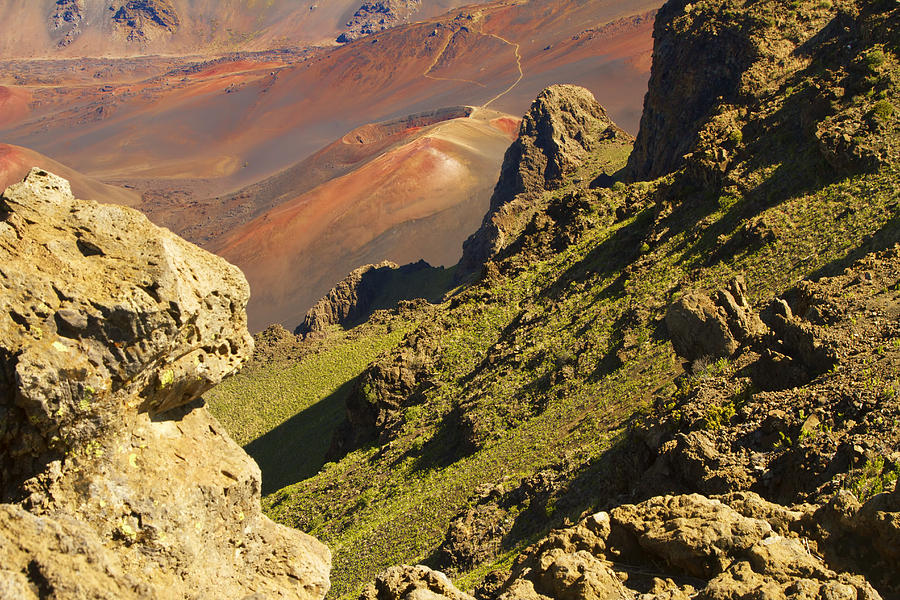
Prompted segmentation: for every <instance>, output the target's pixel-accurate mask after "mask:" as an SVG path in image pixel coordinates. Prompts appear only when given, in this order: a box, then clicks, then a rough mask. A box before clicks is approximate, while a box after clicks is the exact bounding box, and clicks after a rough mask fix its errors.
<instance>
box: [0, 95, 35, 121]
mask: <svg viewBox="0 0 900 600" xmlns="http://www.w3.org/2000/svg"><path fill="white" fill-rule="evenodd" d="M29 102H31V92H30V91H29V90H27V89H22V88H15V87H6V86H2V85H0V127H3V126H4V125H6V124H8V123H14V122H16V121H19V120H21V119H22V118H24V117H26V116H28V103H29Z"/></svg>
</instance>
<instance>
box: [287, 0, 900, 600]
mask: <svg viewBox="0 0 900 600" xmlns="http://www.w3.org/2000/svg"><path fill="white" fill-rule="evenodd" d="M795 4H796V6H794V8H793V9H792V12H790V13H789V14H788V13H784V12H782V11H781V8H782V7H781V5H779V4H777V3H774V2H763V3H755V4H752V5H745V4H742V3H739V2H732V1H730V0H721V1H720V2H714V3H698V4H694V3H691V4H688V3H684V2H678V1H673V2H669V3H668V4H667V5H666V7H664V9H663V10H661V11H660V13H659V17H658V21H657V27H656V29H657V32H658V35H657V47H656V50H655V53H656V57H657V58H658V60H657V64H659V65H662V67H667V68H662V67H661V68H659V69H656V70H655V71H654V77H653V79H652V81H651V87H650V91H649V94H648V100H647V103H648V106H647V110H646V111H645V113H644V117H645V119H644V121H645V122H644V123H643V124H642V129H641V134H640V135H639V137H638V142H637V143H636V149H635V151H634V153H633V154H632V158H631V159H630V162H629V167H628V169H627V170H626V171H625V172H623V173H621V174H620V177H622V178H625V179H636V180H637V181H633V182H632V183H630V184H624V183H623V182H622V181H619V182H616V178H615V177H610V173H608V172H602V170H601V169H598V168H593V172H592V173H591V175H592V176H593V177H594V178H593V179H582V178H581V177H582V176H581V174H579V176H578V177H579V179H580V181H575V180H574V178H573V177H572V176H571V174H570V175H569V176H568V177H564V178H562V179H561V180H559V181H558V182H548V181H546V180H544V181H543V182H541V181H540V180H538V181H537V183H536V184H535V188H534V189H535V190H536V192H537V193H539V194H540V196H541V202H542V204H541V205H540V206H539V207H538V208H536V209H535V210H534V211H533V212H531V213H529V214H528V216H527V217H526V218H524V219H523V222H522V223H520V224H519V226H518V228H517V230H516V233H515V234H514V235H513V236H512V239H510V240H508V242H507V243H506V245H505V247H504V248H503V249H501V250H500V251H499V252H497V253H496V254H494V255H493V257H492V259H491V261H490V262H488V263H483V264H486V266H487V268H483V269H482V279H481V281H479V282H476V284H475V285H473V286H471V287H469V288H467V289H465V290H463V291H461V292H460V293H459V294H457V295H456V296H454V297H453V299H452V300H451V301H449V302H448V303H447V304H446V305H445V306H442V307H440V308H439V309H438V310H436V311H433V312H431V313H429V314H428V316H427V317H423V318H422V320H421V321H420V322H419V324H418V327H417V329H416V330H414V331H413V332H412V333H411V334H409V335H408V336H407V338H406V339H405V340H404V342H403V343H402V344H401V345H400V346H399V347H398V348H396V349H394V350H393V351H391V352H390V353H389V354H388V355H387V356H385V357H383V358H382V359H380V360H379V361H377V362H376V363H375V364H374V365H372V366H371V367H370V368H369V369H367V371H366V372H364V373H363V375H362V376H361V378H360V379H359V382H365V385H364V386H359V387H358V388H357V391H358V392H360V393H358V394H355V395H354V396H353V397H351V399H350V401H348V409H351V410H352V407H363V408H365V409H366V410H368V412H365V411H363V410H360V411H357V412H356V414H357V415H363V414H364V413H365V415H366V418H365V419H360V420H359V421H358V422H357V423H356V425H357V427H358V429H357V431H368V432H372V431H373V430H374V432H375V434H377V435H374V436H373V435H371V433H370V434H369V437H368V438H367V439H369V440H372V439H375V440H377V442H378V445H377V446H376V447H375V448H374V449H372V451H371V452H369V453H368V454H366V453H361V454H362V456H363V458H362V459H361V460H359V459H357V458H356V457H351V458H349V459H347V460H345V462H344V463H341V464H340V465H339V467H338V468H336V469H335V470H334V471H335V472H336V473H340V474H341V477H346V476H347V475H348V473H349V472H350V471H351V470H352V468H353V467H354V466H355V465H357V464H359V463H360V462H363V463H364V464H365V465H366V467H365V468H366V470H367V473H370V472H376V473H377V472H378V466H379V465H380V464H387V465H389V467H388V468H389V469H391V470H393V469H403V468H408V469H409V471H408V474H407V479H405V480H402V482H403V484H404V485H409V486H415V485H416V482H417V481H419V479H417V478H419V477H421V479H422V480H427V481H428V484H427V485H426V484H423V485H421V486H419V487H417V488H415V489H417V490H418V492H419V493H420V494H422V495H423V496H425V497H426V498H428V499H429V500H431V501H435V498H434V497H433V496H428V494H429V493H431V490H433V489H434V488H435V487H437V488H439V489H440V490H441V491H440V493H441V494H442V495H441V496H440V500H439V502H445V501H446V506H449V505H450V504H451V502H455V515H454V516H453V517H451V518H450V519H449V520H448V521H449V523H448V527H447V528H446V533H445V536H444V538H443V542H441V541H440V540H438V541H429V542H428V546H427V547H425V544H421V545H419V546H414V548H415V550H414V551H411V552H409V555H410V556H421V555H424V556H426V557H427V558H426V561H425V562H426V564H427V565H428V567H421V566H419V567H397V568H393V569H391V570H389V571H387V572H385V573H384V574H383V575H381V576H378V577H377V578H376V579H375V582H374V583H373V584H372V585H371V586H369V587H368V588H367V589H366V591H365V592H364V595H363V597H366V598H391V597H420V596H424V597H434V596H435V595H437V596H438V597H441V596H444V597H454V598H456V597H459V595H460V594H463V596H465V595H467V594H472V593H474V595H475V596H476V597H478V598H485V599H487V598H499V597H505V598H513V597H515V598H521V597H532V598H542V597H554V598H560V597H562V598H593V597H645V598H680V597H708V598H751V597H771V598H782V597H784V598H788V597H810V598H812V597H847V598H877V597H880V596H883V597H893V596H894V595H896V594H897V593H898V592H900V588H898V582H897V580H896V576H895V573H897V572H898V568H897V565H898V563H897V556H896V552H895V551H894V550H893V549H892V546H891V541H890V540H896V539H897V537H896V536H897V531H898V530H897V523H898V517H897V515H898V514H900V511H898V509H900V506H898V504H897V497H898V496H897V494H898V492H897V491H896V482H897V479H898V477H900V453H898V450H897V449H898V448H900V439H898V437H897V435H898V433H897V430H896V423H897V422H898V415H900V413H898V406H900V405H898V402H897V396H896V393H895V390H896V389H897V388H898V381H900V379H898V377H900V369H898V367H897V360H898V357H900V354H898V347H900V342H898V337H900V331H898V330H897V327H896V323H897V315H898V310H900V308H898V307H900V297H898V295H897V282H898V277H900V274H898V271H897V268H898V264H900V254H898V252H900V248H898V246H897V242H898V240H900V228H898V225H897V210H898V208H897V207H898V202H897V197H896V192H895V189H896V173H897V162H898V154H897V152H896V147H895V141H896V139H897V136H896V131H897V127H898V122H897V118H896V112H895V109H894V108H893V107H894V106H895V105H896V103H897V90H898V79H897V71H896V65H897V45H896V42H895V39H896V32H897V31H898V26H900V10H898V9H897V8H896V7H895V6H893V5H891V4H889V3H884V2H879V1H875V2H869V1H859V2H851V1H847V2H840V3H836V4H828V3H815V2H799V3H795ZM718 36H722V38H723V41H722V48H719V47H716V43H717V39H718ZM719 53H723V54H719ZM710 56H712V57H718V58H719V59H720V60H718V61H713V62H714V63H715V64H712V65H707V64H706V61H707V60H708V59H709V57H710ZM682 75H683V76H682ZM835 126H838V127H839V130H840V131H843V132H844V133H841V134H840V135H832V133H833V132H834V131H835V129H834V127H835ZM840 128H843V129H840ZM588 167H589V168H588V169H584V172H588V171H591V167H593V165H588ZM588 181H590V182H591V183H590V184H589V183H588ZM498 187H499V186H498ZM495 196H496V194H495ZM525 210H526V211H527V210H528V208H526V209H525ZM490 217H491V215H489V217H488V218H486V221H485V222H486V223H487V222H488V219H489V218H490ZM483 230H484V228H483V229H482V231H483ZM831 232H839V234H832V233H831ZM475 264H478V263H477V261H476V263H475ZM542 269H543V270H542ZM725 282H728V283H727V285H723V284H725ZM460 340H462V342H460ZM463 345H464V349H462V350H461V349H460V347H461V346H463ZM466 352H468V353H469V354H468V355H466V354H465V353H466ZM632 386H633V387H632ZM363 401H364V402H363ZM616 419H620V421H619V424H620V426H621V429H616V425H615V424H614V423H615V421H616ZM612 432H617V433H612ZM598 435H599V436H603V435H621V438H618V439H617V440H616V441H615V442H608V444H609V445H608V446H604V447H603V448H602V449H601V450H596V448H597V446H598V445H600V446H602V445H603V443H604V442H600V443H599V444H598V442H597V436H598ZM554 436H560V437H561V438H562V439H564V440H565V441H564V442H561V443H560V444H559V445H558V446H555V445H554ZM551 448H556V450H555V452H556V454H552V455H553V457H554V458H555V459H556V461H557V462H550V460H549V459H545V453H546V454H551V453H552V452H554V450H551ZM528 452H532V453H535V454H536V455H540V459H534V460H531V461H529V460H528V458H529V457H525V456H523V455H524V454H526V453H528ZM593 452H596V455H594V458H590V459H584V458H582V457H580V456H579V453H584V454H591V453H593ZM498 456H499V457H502V458H501V459H500V460H503V459H505V460H508V461H509V463H507V464H514V465H515V467H511V468H510V471H513V472H514V473H515V474H513V475H504V474H502V473H498V471H497V470H493V469H491V468H489V467H487V468H485V467H484V466H483V465H484V464H485V463H488V462H490V461H493V460H497V457H498ZM354 460H356V462H354ZM548 463H549V464H548ZM407 464H408V465H410V466H409V467H404V465H407ZM523 465H527V466H523ZM466 468H469V469H479V468H481V469H483V470H482V471H481V473H483V474H484V479H482V480H480V481H478V480H476V481H475V483H474V484H472V485H471V486H470V487H469V488H468V489H467V490H466V491H465V492H459V490H458V489H456V488H454V487H453V486H451V485H448V486H445V487H440V486H441V484H440V483H434V482H433V479H429V478H430V476H431V475H432V474H433V473H440V474H441V475H442V476H444V477H448V478H452V477H454V476H458V472H459V471H458V470H461V469H466ZM529 469H533V470H529ZM538 469H543V470H538ZM422 473H425V474H426V475H421V474H422ZM379 475H380V476H381V477H382V483H381V485H382V486H384V487H388V486H392V487H389V488H388V489H390V495H388V494H385V495H384V497H380V496H379V495H378V492H377V491H374V488H370V487H369V485H370V484H369V481H370V480H369V479H367V480H366V481H365V482H363V483H362V484H360V482H354V484H355V485H359V489H364V490H366V491H367V495H368V498H367V503H368V504H367V505H366V506H364V507H363V509H365V510H372V509H371V508H368V507H370V506H371V505H373V504H374V505H377V503H378V502H381V507H379V508H380V509H381V510H386V509H385V508H382V507H391V506H392V504H391V502H392V498H391V496H393V495H395V494H396V495H400V496H401V497H402V492H398V490H397V488H398V486H397V483H396V479H399V478H394V477H392V475H391V474H384V473H379ZM341 481H342V480H341V479H338V476H336V475H333V474H332V473H327V474H323V475H322V476H321V478H320V481H316V482H313V483H311V484H306V483H305V484H304V487H305V488H306V489H308V490H313V491H319V492H322V493H328V491H329V489H330V488H329V486H331V487H339V486H341V485H343V484H342V483H341ZM457 481H458V480H457ZM463 481H465V482H471V479H464V480H463ZM383 482H387V483H386V484H385V483H383ZM352 485H353V484H351V486H352ZM457 485H464V484H457ZM317 486H318V487H317ZM351 486H347V487H345V488H339V489H340V493H344V494H346V493H347V488H350V487H351ZM457 492H459V493H458V494H457V495H456V496H454V494H456V493H457ZM404 499H407V498H406V497H404ZM454 499H455V500H454ZM291 500H292V498H291V493H290V492H285V491H282V492H280V493H278V494H277V495H275V498H274V499H273V501H272V503H273V505H281V504H282V503H287V502H290V501H291ZM304 501H305V502H307V503H308V504H307V506H309V505H313V506H314V503H313V502H312V501H310V500H309V499H308V498H306V499H304ZM423 504H424V502H423ZM403 506H404V508H406V507H408V504H407V505H403ZM278 510H279V511H280V512H281V514H282V515H286V514H287V515H290V516H289V517H288V519H289V520H290V519H291V518H296V517H294V515H291V514H290V512H289V510H297V511H298V512H301V518H300V519H298V520H299V521H300V522H303V521H302V519H303V518H308V516H307V514H302V511H304V510H305V511H307V513H308V511H309V509H308V508H307V507H306V506H303V505H302V504H301V503H300V502H295V503H294V504H293V506H292V507H291V508H290V509H288V510H284V509H283V508H279V509H278ZM373 512H375V513H376V514H383V513H379V512H378V509H376V510H375V511H373ZM421 514H428V515H431V516H432V517H435V516H436V518H437V519H443V518H444V513H441V512H440V511H437V510H431V511H429V510H428V509H425V510H422V511H421ZM595 515H596V516H597V517H596V519H595ZM603 515H606V516H603ZM397 518H403V519H407V520H406V521H405V522H407V523H408V522H413V523H415V521H414V519H411V518H407V517H406V516H405V515H404V516H403V517H399V516H398V517H397ZM340 519H341V517H340V516H338V517H337V518H335V521H336V522H339V523H340V524H341V525H342V526H346V522H347V521H346V520H344V521H341V520H340ZM570 519H571V520H570ZM591 519H595V521H591ZM607 520H608V521H609V522H610V523H612V522H614V523H615V526H612V525H610V529H609V532H608V533H607V531H606V530H605V528H601V527H600V525H599V524H598V523H599V522H601V521H607ZM445 522H447V521H441V523H445ZM573 523H575V525H574V526H573ZM723 524H727V527H724V526H723ZM428 525H429V526H430V527H432V529H434V527H433V522H432V521H429V522H428ZM549 526H554V527H557V528H558V530H557V531H556V532H554V533H551V534H550V535H548V536H547V537H545V538H544V540H543V541H541V542H538V543H537V544H535V545H533V546H531V547H530V548H529V549H528V550H526V551H525V552H524V553H523V554H522V555H521V556H520V557H519V558H517V559H514V560H513V559H512V557H513V556H514V555H515V554H517V553H518V552H519V550H520V548H519V547H518V546H517V544H520V543H521V542H522V541H523V540H530V539H534V538H533V537H532V536H536V534H537V533H538V532H540V531H541V528H542V527H549ZM591 527H596V528H598V531H600V534H599V535H598V533H596V532H593V531H590V528H591ZM729 528H730V529H729ZM323 529H326V530H327V525H326V526H325V527H323ZM373 529H375V528H373ZM585 530H588V531H585ZM357 531H358V530H354V534H356V532H357ZM543 531H546V529H544V530H543ZM560 531H561V532H563V533H560ZM380 533H382V534H385V533H386V532H384V531H383V530H380ZM332 535H334V534H333V533H332ZM423 535H424V534H423ZM335 537H336V538H338V539H340V538H339V536H337V535H336V536H335ZM397 538H398V539H404V538H402V537H401V536H397ZM595 538H598V539H595ZM391 539H394V538H391ZM581 540H589V541H585V542H584V543H583V544H582V545H579V544H580V543H581ZM416 553H418V554H416ZM510 560H513V562H512V567H511V568H510V567H509V566H508V565H509V561H510ZM491 564H497V565H498V566H499V567H500V569H499V570H498V571H495V572H492V573H489V574H487V575H484V573H485V572H486V570H485V569H486V566H487V565H491ZM433 568H438V569H443V570H446V572H447V573H448V574H449V575H451V576H453V577H457V576H460V577H461V579H462V581H463V582H464V583H465V584H466V586H468V587H466V590H467V592H466V593H464V592H460V591H459V590H458V589H451V588H447V587H446V585H445V581H446V580H445V579H444V578H443V577H441V576H440V575H439V574H436V573H433V572H431V571H429V570H428V569H433ZM473 573H477V574H478V575H477V577H478V579H475V577H476V576H475V575H473ZM460 587H463V585H460Z"/></svg>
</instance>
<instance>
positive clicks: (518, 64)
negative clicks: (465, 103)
mask: <svg viewBox="0 0 900 600" xmlns="http://www.w3.org/2000/svg"><path fill="white" fill-rule="evenodd" d="M487 35H489V36H491V37H495V38H497V39H498V40H500V41H501V42H504V43H505V44H508V45H510V46H512V47H513V50H514V51H515V53H516V68H517V69H518V70H519V77H518V78H517V79H516V80H515V81H514V82H513V84H512V85H511V86H509V87H508V88H506V89H505V90H503V91H502V92H500V93H499V94H497V95H496V96H494V97H493V98H491V99H490V100H488V101H487V102H485V103H484V104H482V105H481V108H487V107H488V106H489V105H490V104H492V103H494V102H496V101H497V100H499V99H500V98H502V97H503V96H505V95H506V94H508V93H510V92H511V91H512V90H513V89H514V88H515V87H516V86H517V85H519V82H520V81H522V78H523V77H525V72H524V71H522V55H521V54H519V44H514V43H513V42H510V41H509V40H507V39H506V38H502V37H500V36H499V35H497V34H496V33H489V34H487Z"/></svg>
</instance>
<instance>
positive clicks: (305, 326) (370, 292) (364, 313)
mask: <svg viewBox="0 0 900 600" xmlns="http://www.w3.org/2000/svg"><path fill="white" fill-rule="evenodd" d="M360 271H362V272H361V273H360ZM455 272H456V267H451V268H449V269H445V268H444V267H432V266H431V265H429V264H428V263H427V262H425V261H424V260H420V261H419V262H416V263H409V264H406V265H402V266H399V267H398V266H397V265H394V264H393V263H383V264H382V265H369V266H366V267H361V268H360V269H357V270H356V271H354V272H353V273H351V274H350V275H348V276H347V277H346V278H344V279H343V280H342V281H340V282H338V283H337V284H336V285H335V287H334V288H332V289H331V291H329V292H328V294H327V295H326V296H325V297H324V298H322V299H321V300H319V302H317V303H316V305H315V306H313V307H312V308H311V309H310V310H309V312H307V314H306V318H305V319H304V321H303V323H301V324H300V325H298V326H297V328H296V329H295V330H294V333H296V334H298V335H306V334H308V333H310V332H311V331H316V330H320V329H324V328H325V327H327V326H329V325H333V324H338V325H341V326H342V327H343V328H344V329H352V328H353V327H356V326H357V325H360V324H362V323H364V322H366V321H367V320H368V319H369V317H371V316H372V314H373V313H374V312H375V311H378V310H391V309H396V308H397V307H398V306H399V305H400V304H401V303H402V302H404V301H407V300H416V299H419V298H422V299H424V300H426V301H428V302H430V303H432V304H437V303H439V302H441V301H442V300H443V298H444V295H445V294H446V293H447V292H448V291H450V289H451V288H452V287H453V276H454V273H455Z"/></svg>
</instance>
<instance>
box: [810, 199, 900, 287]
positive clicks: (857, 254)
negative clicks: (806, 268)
mask: <svg viewBox="0 0 900 600" xmlns="http://www.w3.org/2000/svg"><path fill="white" fill-rule="evenodd" d="M898 242H900V214H897V215H894V217H893V218H892V219H891V220H890V221H888V222H887V223H885V224H884V226H882V227H881V229H879V230H878V231H876V232H875V233H874V234H872V235H871V236H869V237H868V238H867V239H866V241H865V242H864V243H863V244H861V245H860V246H858V247H857V248H854V249H853V250H851V251H850V252H848V253H847V254H846V255H845V256H844V257H842V258H839V259H836V260H833V261H831V262H830V263H828V264H826V265H823V266H822V267H821V268H819V269H816V270H815V271H813V272H812V273H810V275H809V279H812V280H813V281H815V280H818V279H821V278H822V277H833V276H835V275H839V274H840V273H842V272H843V271H844V270H845V269H847V268H848V267H850V266H851V265H853V264H854V263H855V262H856V261H858V260H859V259H861V258H862V257H863V256H865V255H866V254H869V253H870V252H878V251H880V250H886V249H888V248H890V247H891V246H893V245H894V244H896V243H898Z"/></svg>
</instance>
